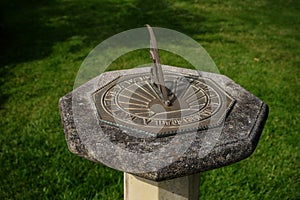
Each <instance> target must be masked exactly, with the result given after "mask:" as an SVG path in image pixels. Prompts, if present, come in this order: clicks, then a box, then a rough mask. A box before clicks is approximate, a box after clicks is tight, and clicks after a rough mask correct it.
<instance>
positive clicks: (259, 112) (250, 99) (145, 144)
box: [59, 66, 268, 181]
mask: <svg viewBox="0 0 300 200" xmlns="http://www.w3.org/2000/svg"><path fill="white" fill-rule="evenodd" d="M163 70H164V71H168V72H174V73H182V74H190V75H194V76H195V75H199V74H198V72H197V71H195V70H189V69H183V68H177V67H171V66H163ZM149 71H150V68H138V69H131V70H120V71H114V72H108V73H103V74H101V75H99V76H98V77H96V78H94V79H92V80H91V81H89V82H87V83H85V84H84V85H82V86H81V87H79V88H76V89H75V90H73V91H72V92H71V93H69V94H67V95H65V96H63V97H61V98H60V100H59V107H60V112H61V118H62V124H63V126H64V132H65V137H66V141H67V144H68V148H69V150H70V151H71V152H72V153H74V154H76V155H78V156H81V157H84V158H86V159H89V160H92V161H94V162H97V163H101V164H104V165H107V166H109V167H111V168H114V169H117V170H120V171H124V172H128V173H131V174H135V175H137V176H140V177H142V178H146V179H150V180H154V181H161V180H165V179H172V178H176V177H181V176H186V175H191V174H195V173H199V172H202V171H207V170H211V169H215V168H219V167H222V166H225V165H229V164H231V163H235V162H238V161H240V160H242V159H244V158H247V157H248V156H250V155H251V154H252V153H253V151H254V150H255V148H256V145H257V143H258V140H259V137H260V135H261V132H262V130H263V127H264V124H265V121H266V119H267V116H268V106H267V105H266V104H265V103H264V102H263V101H261V100H260V99H259V98H257V97H255V96H254V95H252V94H251V93H250V92H248V91H246V90H245V89H244V88H242V87H241V86H240V85H238V84H236V83H235V82H234V81H232V80H231V79H229V78H228V77H226V76H224V75H219V74H213V73H206V72H201V74H200V75H201V77H203V78H209V79H211V80H213V81H214V82H216V83H217V84H218V86H219V87H220V88H222V90H224V91H225V92H226V93H228V94H229V95H230V96H231V97H232V98H233V99H234V100H235V104H234V105H233V106H232V108H231V111H230V112H228V114H227V116H226V118H225V120H224V123H223V126H219V127H213V128H209V129H205V130H198V131H192V132H190V133H186V134H176V135H173V136H168V137H163V138H153V137H146V138H141V137H135V135H134V134H132V133H131V131H130V130H128V129H122V128H120V127H117V126H114V125H110V124H108V123H103V122H101V120H99V115H98V112H97V108H96V106H95V102H94V100H93V94H94V93H95V91H97V90H99V88H101V87H103V86H105V85H107V83H109V82H110V81H112V80H114V79H116V78H117V77H120V76H122V75H124V74H127V75H128V74H129V75H130V74H140V73H147V72H149Z"/></svg>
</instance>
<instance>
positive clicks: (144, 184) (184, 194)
mask: <svg viewBox="0 0 300 200" xmlns="http://www.w3.org/2000/svg"><path fill="white" fill-rule="evenodd" d="M199 177H200V176H199V174H194V175H190V176H184V177H179V178H175V179H170V180H165V181H159V182H156V181H152V180H148V179H144V178H140V177H138V176H135V175H132V174H128V173H124V200H141V199H143V200H199V186H200V178H199Z"/></svg>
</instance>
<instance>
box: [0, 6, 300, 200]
mask: <svg viewBox="0 0 300 200" xmlns="http://www.w3.org/2000/svg"><path fill="white" fill-rule="evenodd" d="M0 9H1V12H0V25H1V27H0V73H1V77H0V83H1V86H0V95H1V102H0V109H1V110H0V113H1V121H0V142H1V143H0V199H122V198H123V189H122V188H123V182H122V181H123V177H122V172H117V171H115V170H112V169H109V168H107V167H104V166H101V165H97V164H95V163H92V162H90V161H88V160H85V159H82V158H79V157H76V156H75V155H72V154H71V153H70V152H69V151H68V149H67V146H66V143H65V139H64V134H63V128H62V125H61V122H60V116H59V111H58V106H57V104H58V99H59V97H61V96H63V95H65V94H66V93H68V92H69V91H71V90H72V88H73V83H74V79H75V77H76V73H77V70H78V69H79V67H80V64H81V62H82V61H83V59H84V58H85V56H86V55H87V54H88V53H89V52H90V51H91V50H92V49H93V48H94V47H95V46H96V45H97V44H99V43H100V42H101V41H103V40H105V39H106V38H108V37H110V36H112V35H114V34H117V33H119V32H121V31H125V30H128V29H132V28H137V27H142V26H144V24H146V23H149V24H151V25H152V26H158V27H164V28H169V29H174V30H177V31H179V32H182V33H185V34H187V35H189V36H190V37H192V38H194V39H195V40H197V41H198V42H199V43H200V44H202V46H203V47H204V48H205V49H206V50H207V51H208V52H209V54H210V55H211V57H212V58H213V59H214V61H215V62H216V64H217V66H218V67H219V69H220V71H221V73H223V74H225V75H227V76H228V77H230V78H231V79H233V80H235V81H236V82H237V83H239V84H241V85H242V86H243V87H245V88H246V89H247V90H249V91H251V92H252V93H253V94H255V95H256V96H258V97H259V98H261V99H262V100H264V101H265V102H266V103H268V105H269V107H270V114H269V118H268V121H267V124H266V126H265V129H264V131H263V134H262V137H261V139H260V141H259V144H258V146H257V149H256V150H255V152H254V154H253V155H252V156H251V157H250V158H248V159H245V160H243V161H241V162H238V163H236V164H233V165H230V166H227V167H224V168H220V169H216V170H212V171H208V172H204V173H202V174H201V189H200V193H201V199H212V200H215V199H253V200H254V199H280V200H282V199H289V200H290V199H295V200H296V199H300V193H299V188H300V173H299V168H300V162H299V160H300V159H299V153H300V152H299V142H300V140H299V130H300V127H299V111H300V109H299V104H300V102H299V99H300V97H299V94H300V91H299V75H300V34H299V33H300V17H299V11H300V2H299V1H297V0H277V1H275V0H273V1H272V0H257V1H250V0H246V1H239V0H229V1H219V0H210V1H208V0H203V1H202V0H201V1H200V0H199V1H198V0H189V1H183V0H182V1H171V0H151V1H150V0H143V1H142V0H126V1H120V0H119V1H113V0H102V1H96V0H94V1H92V0H88V1H79V0H48V1H37V0H28V1H21V0H3V1H1V3H0ZM136 55H140V57H138V58H136ZM148 58H149V55H148V54H147V55H146V56H144V54H142V53H141V52H133V53H131V54H128V55H125V56H123V57H122V58H120V59H118V60H117V61H116V62H115V63H114V64H113V65H112V67H113V68H118V67H122V68H126V67H128V66H135V65H136V64H142V63H143V62H144V61H146V62H147V63H148V62H149V60H147V59H148ZM162 61H163V62H164V63H165V62H167V63H165V64H173V65H182V66H186V67H188V66H187V65H186V62H184V61H183V60H182V59H180V58H178V57H176V56H174V55H171V54H168V53H165V54H164V55H163V59H162Z"/></svg>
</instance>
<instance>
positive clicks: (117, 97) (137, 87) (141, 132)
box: [93, 25, 235, 137]
mask: <svg viewBox="0 0 300 200" xmlns="http://www.w3.org/2000/svg"><path fill="white" fill-rule="evenodd" d="M147 28H148V31H149V35H150V57H151V59H152V67H151V70H150V71H149V72H148V73H137V74H130V75H123V76H119V77H117V78H115V79H114V80H112V81H110V82H109V83H108V84H106V85H104V86H102V87H101V88H100V89H99V90H97V91H95V92H94V94H93V100H94V102H95V105H96V108H97V112H98V114H99V120H100V121H102V122H104V123H107V124H110V125H114V126H117V127H121V128H125V129H129V130H131V131H135V132H136V133H137V134H138V136H141V137H142V136H154V137H163V136H168V135H174V134H177V133H185V132H190V131H197V130H205V129H208V128H213V127H216V126H220V125H221V124H222V122H223V121H224V118H225V116H226V114H227V113H228V112H229V111H230V108H231V107H232V105H233V104H234V101H235V100H234V99H233V98H232V97H230V95H228V94H227V93H226V92H225V91H224V90H222V89H221V87H220V86H218V84H217V83H215V82H214V81H213V80H211V79H209V78H204V77H200V76H193V75H189V74H182V73H178V72H177V73H175V72H164V71H163V70H162V66H161V64H160V58H159V54H158V47H157V42H156V38H155V35H154V32H153V30H152V28H151V27H150V26H149V25H147Z"/></svg>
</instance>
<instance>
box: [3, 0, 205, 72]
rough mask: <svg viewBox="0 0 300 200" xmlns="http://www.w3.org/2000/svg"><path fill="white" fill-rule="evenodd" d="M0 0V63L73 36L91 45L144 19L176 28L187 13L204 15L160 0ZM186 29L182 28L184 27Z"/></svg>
mask: <svg viewBox="0 0 300 200" xmlns="http://www.w3.org/2000/svg"><path fill="white" fill-rule="evenodd" d="M1 4H2V5H1V8H2V12H1V13H2V19H1V21H0V23H1V30H0V31H1V33H0V34H1V46H2V47H1V50H0V53H1V55H0V65H1V66H2V67H3V66H4V65H12V66H13V65H15V64H17V63H21V62H26V61H30V60H37V59H41V58H43V57H46V56H49V55H50V54H51V52H52V47H53V45H55V44H57V43H59V42H62V41H65V40H68V39H70V38H72V37H74V36H77V37H78V36H79V37H81V38H84V41H83V42H84V44H85V45H95V44H97V43H99V42H100V41H103V40H104V39H106V38H107V37H110V36H112V35H114V34H116V33H119V32H121V31H125V30H128V29H132V28H137V27H142V26H144V25H145V24H146V23H149V24H151V25H152V26H161V27H167V28H174V29H176V30H179V31H180V30H183V29H184V28H183V27H186V23H187V22H189V21H190V20H189V19H190V18H193V19H197V23H199V22H201V21H203V20H204V17H203V16H201V15H199V14H196V13H191V12H189V11H188V10H183V9H182V10H180V9H176V10H175V9H173V7H171V5H170V3H168V2H167V1H161V0H152V1H150V0H145V1H142V0H137V1H133V2H126V1H124V2H123V1H112V0H102V1H91V0H89V1H65V2H63V1H55V0H48V1H37V0H29V1H21V0H4V1H3V2H2V3H1ZM190 31H192V30H186V29H185V32H190ZM76 48H77V49H79V48H80V46H78V47H76V46H75V47H74V48H72V49H71V50H70V51H71V53H72V51H76ZM1 71H2V70H1ZM2 73H3V71H2ZM1 75H3V74H1Z"/></svg>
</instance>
